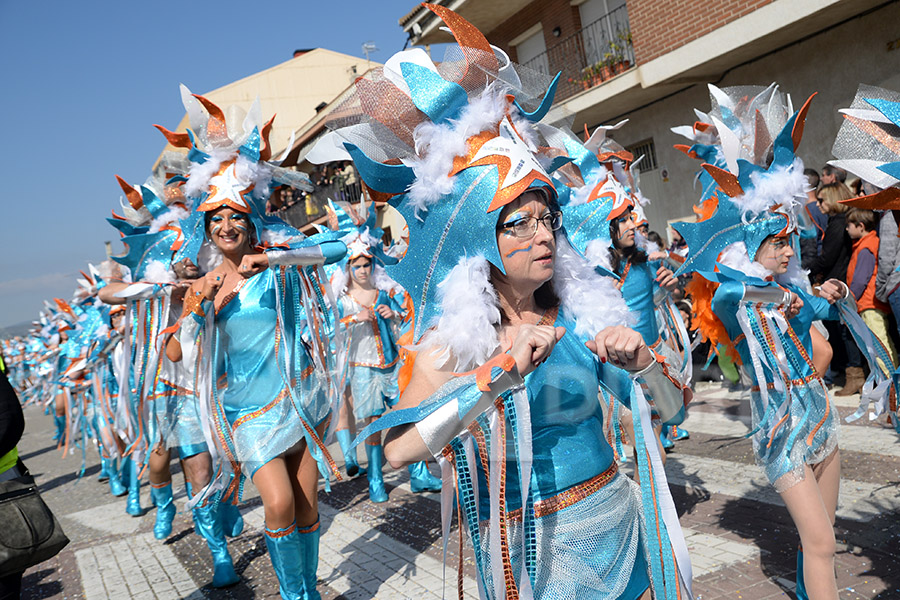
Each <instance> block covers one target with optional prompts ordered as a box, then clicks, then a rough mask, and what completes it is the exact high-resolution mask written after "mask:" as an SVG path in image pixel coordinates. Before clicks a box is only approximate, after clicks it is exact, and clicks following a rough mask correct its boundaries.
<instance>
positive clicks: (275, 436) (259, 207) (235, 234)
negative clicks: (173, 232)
mask: <svg viewBox="0 0 900 600" xmlns="http://www.w3.org/2000/svg"><path fill="white" fill-rule="evenodd" d="M182 98H183V100H184V103H185V108H186V109H187V111H188V115H189V116H190V118H191V128H192V133H189V134H176V133H172V132H168V131H165V130H163V132H164V133H165V134H166V137H167V138H168V139H169V141H170V142H171V143H172V144H173V145H175V146H177V147H183V148H187V149H188V150H189V153H188V158H189V160H190V162H191V164H190V165H189V168H188V170H187V173H186V174H187V181H186V183H185V184H184V186H183V189H184V194H185V197H186V199H187V200H188V201H189V203H190V211H191V213H190V216H189V217H187V218H186V219H183V220H182V221H181V230H182V231H183V234H184V243H183V244H182V246H181V248H180V249H179V253H178V254H176V259H179V258H180V257H188V258H191V259H192V261H194V262H196V256H197V254H198V253H199V252H200V250H201V247H202V246H206V250H207V251H212V252H213V253H214V254H218V255H221V259H220V263H219V264H218V266H216V267H215V268H213V269H212V270H210V271H209V272H208V273H206V275H205V276H204V277H203V278H202V279H201V280H199V281H198V282H196V283H195V284H194V285H192V286H191V288H190V290H189V291H188V293H187V295H186V299H185V305H184V313H183V315H182V319H181V325H180V329H179V331H178V333H177V336H176V337H173V338H172V339H171V340H170V342H169V345H168V348H167V353H168V354H169V356H170V357H171V358H172V359H173V360H185V361H186V364H187V365H188V368H189V369H190V370H191V372H192V373H193V375H194V381H196V382H197V383H198V387H197V388H196V391H197V393H198V394H200V398H201V407H203V408H202V410H203V411H204V412H203V413H202V414H209V419H210V425H211V431H208V439H210V441H211V442H212V443H214V448H215V456H214V458H216V459H217V466H216V471H215V475H214V478H213V481H212V482H211V483H210V485H208V486H207V487H206V488H205V489H204V490H202V491H200V492H199V493H198V495H197V496H196V497H195V499H194V500H193V502H194V503H195V505H198V506H202V505H204V504H207V505H208V504H209V503H212V504H215V503H216V502H220V501H222V502H232V503H235V502H238V501H239V498H240V494H241V490H242V489H243V478H244V476H249V477H251V478H252V480H253V483H254V485H255V486H256V488H257V489H258V490H259V493H260V497H261V498H262V502H263V507H264V511H265V521H266V529H265V539H266V546H267V547H268V550H269V556H270V558H271V559H272V565H273V567H274V568H275V573H276V575H277V576H278V581H279V590H280V593H281V596H282V598H285V599H286V600H291V599H299V598H319V597H320V596H319V594H318V592H317V591H316V567H317V564H318V548H319V519H318V504H317V492H318V489H317V481H318V475H319V465H321V467H322V469H323V472H326V469H327V470H330V472H334V473H336V466H335V465H334V462H333V461H332V460H331V458H330V456H329V455H328V452H327V450H326V448H325V446H324V444H323V443H322V439H323V436H324V435H325V433H326V427H327V425H328V419H329V416H330V415H331V411H332V410H333V408H334V407H336V406H337V402H338V398H339V394H338V386H337V374H338V371H339V366H338V365H337V364H336V360H337V361H339V360H340V357H339V356H338V357H337V358H335V357H334V356H333V355H332V352H331V343H332V342H331V336H332V335H333V334H335V322H336V318H335V317H334V313H333V312H330V311H329V308H328V303H327V302H326V300H325V296H327V293H328V292H327V290H326V289H325V288H324V287H323V286H322V282H323V281H324V274H322V272H321V269H320V268H319V267H318V266H317V265H321V264H323V263H326V262H334V261H337V260H340V259H341V258H342V257H343V256H344V254H345V252H346V246H345V245H344V244H343V243H342V242H340V241H337V237H338V234H337V233H327V234H320V235H318V236H315V237H312V238H305V237H304V236H303V235H302V234H300V232H299V231H297V230H295V229H293V228H291V227H289V226H288V225H287V224H285V223H283V222H282V221H279V220H276V219H275V218H274V217H267V216H266V213H265V202H266V200H267V199H268V196H269V190H270V189H272V187H273V184H274V186H277V185H278V184H286V185H291V186H292V187H299V188H302V189H306V190H311V189H312V187H311V186H310V185H309V182H308V178H306V177H305V175H302V174H299V173H296V172H292V171H289V170H287V169H282V168H280V167H278V163H277V162H274V161H272V162H270V161H269V158H270V154H271V147H270V146H269V141H268V133H269V130H270V126H271V121H270V122H269V123H265V124H264V123H262V122H254V116H257V118H258V115H259V107H258V106H254V107H253V108H252V109H251V110H250V112H249V113H248V117H247V118H246V119H245V120H237V121H233V122H232V121H226V118H225V115H224V113H223V111H222V110H221V109H220V108H219V107H217V106H216V105H215V104H213V103H212V102H210V101H208V100H207V99H205V98H203V97H202V96H193V95H191V94H190V93H189V92H188V91H187V89H186V88H182ZM229 114H231V115H233V114H236V113H235V111H234V110H231V111H229ZM242 117H243V115H242V116H241V118H242ZM242 123H243V129H241V124H242ZM176 262H177V260H176ZM331 305H332V306H333V301H332V304H331ZM341 344H342V342H341V340H339V339H338V340H336V341H335V342H334V345H335V347H337V348H340V347H342V346H341ZM221 550H222V551H221V554H220V557H221V560H220V558H219V557H217V556H216V554H215V553H214V560H215V561H216V568H217V570H218V568H219V565H220V564H222V565H226V564H227V566H228V567H230V562H231V561H230V558H229V557H228V556H227V550H226V549H225V548H222V549H221ZM231 572H232V573H233V571H231Z"/></svg>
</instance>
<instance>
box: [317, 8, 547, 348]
mask: <svg viewBox="0 0 900 600" xmlns="http://www.w3.org/2000/svg"><path fill="white" fill-rule="evenodd" d="M425 6H426V7H427V8H428V9H430V10H431V11H433V12H434V13H436V14H437V15H438V16H439V17H440V18H441V19H442V20H443V21H444V22H445V23H446V24H447V25H448V26H449V28H450V30H451V32H452V33H453V35H454V37H455V38H456V41H457V42H458V44H459V45H458V47H453V48H452V49H451V50H449V51H448V56H447V57H446V59H445V60H444V61H443V62H442V63H440V64H435V63H433V62H432V61H431V59H430V58H429V57H428V55H427V54H426V53H425V52H424V51H423V50H421V49H418V48H417V49H413V50H409V51H404V52H400V53H398V54H396V55H394V56H393V57H391V58H390V59H389V60H388V61H387V62H386V63H385V65H384V67H383V68H378V69H374V70H373V71H372V72H370V73H369V74H368V75H367V76H366V77H364V78H360V79H359V80H357V82H356V84H355V89H354V91H353V93H352V94H351V95H350V96H349V97H348V98H347V99H345V100H344V101H342V102H341V104H340V106H339V107H338V108H337V109H336V110H335V111H334V113H335V114H337V115H340V117H339V118H337V119H335V120H333V121H332V122H331V123H329V126H330V127H332V128H333V131H332V132H330V133H329V134H327V135H326V136H324V137H323V139H322V140H320V142H319V143H318V144H317V145H316V147H315V148H314V149H313V151H312V152H310V154H309V155H308V156H307V159H308V160H310V161H312V162H328V161H332V160H349V159H352V160H353V161H354V164H355V166H356V168H357V170H358V172H359V173H360V175H361V178H362V180H363V182H364V184H365V186H366V188H367V190H368V192H369V193H370V195H371V196H372V197H373V198H374V199H375V200H381V201H385V200H387V201H389V202H390V203H391V204H392V205H393V206H395V207H396V208H397V209H398V210H399V212H400V213H401V215H402V216H403V217H404V218H405V219H406V222H407V225H408V228H409V250H408V251H407V253H406V255H405V257H404V258H403V260H401V261H400V262H399V264H397V265H395V266H392V267H391V266H389V267H388V273H389V275H391V277H393V278H394V279H396V280H397V282H399V283H400V284H401V285H402V286H403V287H404V288H405V289H406V290H408V291H409V293H410V295H411V296H412V298H413V302H414V305H415V309H416V316H415V322H414V334H413V337H414V342H418V341H419V339H420V338H421V337H422V335H423V334H424V333H425V332H426V330H428V329H429V328H430V327H432V326H434V325H435V323H436V321H437V318H438V317H439V316H440V315H441V314H442V312H443V313H446V311H444V310H442V309H441V298H442V297H443V295H445V293H446V291H447V288H446V286H445V287H444V288H442V289H441V284H442V282H444V281H445V280H447V279H448V277H449V276H450V274H451V271H452V270H453V269H454V268H456V267H457V266H461V265H468V264H469V261H475V262H478V261H486V263H490V264H491V265H493V266H494V267H496V268H497V269H499V270H500V271H502V270H503V263H502V260H501V257H500V254H499V251H498V249H497V244H496V227H497V219H498V216H499V213H500V209H501V208H502V207H503V206H505V205H506V204H508V203H509V202H511V201H513V200H514V199H516V198H517V197H518V196H520V195H521V194H522V193H523V192H525V191H526V190H529V189H534V188H544V189H545V190H547V195H548V197H550V198H551V200H552V199H554V198H555V192H554V190H553V185H552V183H551V180H550V175H549V173H548V172H549V171H552V169H553V167H554V166H558V165H554V164H552V163H551V161H550V160H549V159H547V160H544V159H543V158H541V157H539V156H538V155H537V142H538V139H539V134H538V132H537V130H536V128H535V127H534V123H535V122H537V121H539V120H540V119H541V118H542V117H543V116H544V115H545V114H546V113H547V111H548V110H549V108H550V104H551V102H552V99H553V95H554V91H555V87H556V81H557V79H554V80H553V82H552V83H551V84H550V86H549V88H546V87H545V86H541V89H540V92H538V93H531V92H528V91H526V89H537V87H538V81H539V80H540V76H539V75H537V74H532V73H528V72H527V70H522V69H518V70H517V69H514V68H513V66H512V64H511V63H510V62H509V59H508V58H507V57H506V56H505V55H503V54H502V52H499V51H495V49H493V48H492V47H491V46H490V44H488V42H487V40H486V39H485V38H484V36H483V35H482V34H481V33H480V32H479V31H478V30H477V29H476V28H475V27H474V26H472V25H471V24H470V23H468V22H467V21H465V20H464V19H462V18H461V17H459V16H458V15H456V14H455V13H453V12H452V11H450V10H448V9H446V8H444V7H442V6H435V5H429V4H426V5H425ZM544 89H546V90H547V91H546V93H545V94H544V95H543V98H542V99H541V98H540V96H539V94H540V93H543V91H544ZM523 104H525V105H529V106H534V107H535V108H534V109H533V110H532V111H530V112H529V111H528V110H526V109H525V108H523V106H522V105H523ZM486 263H484V265H483V268H482V267H475V266H474V263H472V264H471V265H469V266H470V267H471V268H472V269H473V270H472V271H471V274H472V276H477V277H478V278H479V281H480V280H481V279H482V278H483V277H486V275H485V273H487V265H486ZM461 268H462V267H461ZM476 272H477V275H476V274H475V273H476ZM463 279H464V280H467V278H466V277H464V278H463ZM486 293H487V296H486V297H485V298H484V299H482V300H484V301H485V302H486V303H488V304H490V300H489V297H490V294H491V293H492V289H491V290H490V291H486ZM479 302H481V300H479ZM496 318H497V322H499V312H497V313H496ZM487 345H489V344H487ZM485 347H486V346H485Z"/></svg>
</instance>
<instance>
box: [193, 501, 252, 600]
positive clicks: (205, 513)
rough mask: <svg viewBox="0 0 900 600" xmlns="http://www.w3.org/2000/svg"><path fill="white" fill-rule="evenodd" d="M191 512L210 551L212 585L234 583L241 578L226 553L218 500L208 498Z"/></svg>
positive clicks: (198, 531) (197, 528)
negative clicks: (207, 500)
mask: <svg viewBox="0 0 900 600" xmlns="http://www.w3.org/2000/svg"><path fill="white" fill-rule="evenodd" d="M193 513H194V528H195V529H196V530H197V533H199V534H200V536H201V537H202V538H203V539H205V540H206V545H207V546H209V551H210V552H211V553H212V560H213V580H212V586H213V587H215V588H223V587H228V586H229V585H234V584H236V583H237V582H238V581H240V580H241V578H240V577H238V574H237V573H235V572H234V563H233V562H232V560H231V554H229V553H228V542H226V541H225V532H224V531H223V530H222V521H221V519H220V518H219V506H218V502H217V501H216V499H215V498H210V500H209V502H207V503H206V506H199V507H197V508H195V509H194V510H193Z"/></svg>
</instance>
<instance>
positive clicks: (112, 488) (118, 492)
mask: <svg viewBox="0 0 900 600" xmlns="http://www.w3.org/2000/svg"><path fill="white" fill-rule="evenodd" d="M108 460H109V463H108V465H107V466H108V467H109V493H110V494H112V495H113V496H115V497H116V498H118V497H120V496H124V495H125V494H127V493H128V488H126V487H125V486H124V485H122V479H121V478H120V477H119V469H118V467H117V466H116V459H114V458H110V459H108Z"/></svg>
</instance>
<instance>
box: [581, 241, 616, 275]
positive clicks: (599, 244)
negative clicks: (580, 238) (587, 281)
mask: <svg viewBox="0 0 900 600" xmlns="http://www.w3.org/2000/svg"><path fill="white" fill-rule="evenodd" d="M584 256H585V258H587V259H588V262H590V263H591V264H592V265H594V266H595V267H603V268H604V269H606V270H607V271H612V270H613V268H612V251H611V250H610V249H609V240H591V241H589V242H588V243H587V246H585V248H584Z"/></svg>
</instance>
